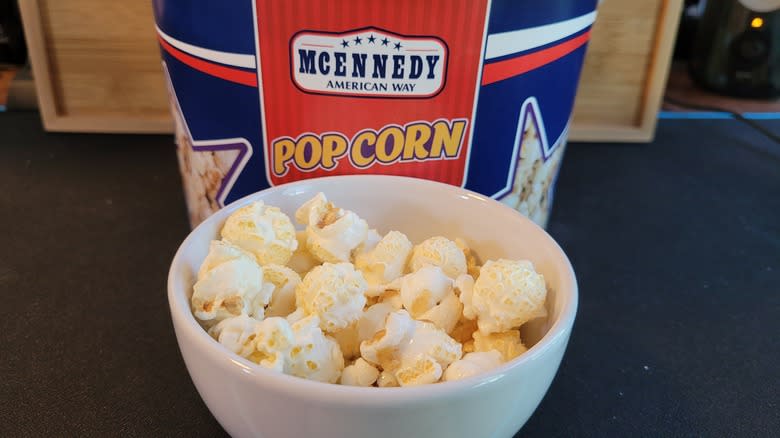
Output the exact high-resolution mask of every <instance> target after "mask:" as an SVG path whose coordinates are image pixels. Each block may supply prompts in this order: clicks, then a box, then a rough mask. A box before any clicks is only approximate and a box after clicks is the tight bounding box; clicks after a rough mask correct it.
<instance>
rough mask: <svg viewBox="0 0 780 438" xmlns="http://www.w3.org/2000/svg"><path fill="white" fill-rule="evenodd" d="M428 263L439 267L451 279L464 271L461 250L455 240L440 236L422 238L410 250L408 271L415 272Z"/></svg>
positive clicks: (464, 259) (464, 260)
mask: <svg viewBox="0 0 780 438" xmlns="http://www.w3.org/2000/svg"><path fill="white" fill-rule="evenodd" d="M428 265H432V266H438V267H440V268H441V269H442V270H443V271H444V273H445V274H447V276H448V277H450V278H452V279H455V278H457V277H458V276H459V275H461V274H465V273H466V257H465V256H464V255H463V251H461V249H460V248H458V245H456V244H455V242H453V241H451V240H449V239H447V238H444V237H440V236H437V237H431V238H430V239H427V240H424V241H423V242H422V243H420V244H419V245H417V246H415V247H414V249H413V250H412V255H411V258H410V259H409V270H410V271H412V272H415V271H417V270H418V269H420V268H422V267H423V266H428Z"/></svg>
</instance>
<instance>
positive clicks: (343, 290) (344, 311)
mask: <svg viewBox="0 0 780 438" xmlns="http://www.w3.org/2000/svg"><path fill="white" fill-rule="evenodd" d="M366 287H367V285H366V280H364V279H363V275H361V274H360V272H359V271H356V270H355V268H354V267H353V266H352V265H351V264H349V263H338V264H332V263H324V264H323V265H321V266H317V267H316V268H314V269H312V270H311V271H310V272H309V273H308V274H306V277H304V278H303V281H302V282H301V284H299V285H298V287H297V288H296V290H295V297H296V300H295V301H296V305H297V306H298V307H299V308H302V309H303V310H304V312H305V314H306V315H317V316H318V317H319V320H320V325H321V327H322V329H323V330H324V331H326V332H329V333H332V332H335V331H337V330H340V329H343V328H345V327H347V326H349V325H350V324H352V323H353V322H355V321H357V320H358V318H360V314H361V312H362V310H363V306H365V304H366V297H365V296H364V295H363V292H365V290H366Z"/></svg>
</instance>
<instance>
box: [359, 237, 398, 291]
mask: <svg viewBox="0 0 780 438" xmlns="http://www.w3.org/2000/svg"><path fill="white" fill-rule="evenodd" d="M370 243H373V242H370ZM411 252H412V242H410V241H409V239H408V238H407V237H406V235H405V234H403V233H401V232H398V231H390V232H389V233H387V234H385V236H384V237H382V238H381V240H379V241H378V242H376V243H375V244H373V245H371V244H368V245H365V246H364V247H363V248H361V249H360V250H359V251H357V253H356V255H355V267H356V268H357V269H359V270H360V271H361V272H363V276H365V278H366V281H367V282H368V284H369V285H381V284H387V283H390V282H391V281H393V280H395V279H397V278H399V277H400V276H401V275H402V274H403V271H404V268H405V267H406V263H407V260H408V259H409V255H410V254H411Z"/></svg>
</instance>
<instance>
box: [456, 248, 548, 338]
mask: <svg viewBox="0 0 780 438" xmlns="http://www.w3.org/2000/svg"><path fill="white" fill-rule="evenodd" d="M467 289H469V288H468V286H466V287H465V289H462V290H461V295H460V298H461V302H462V303H463V306H464V310H463V314H464V315H466V317H468V318H472V319H473V318H474V317H476V318H477V325H478V326H479V330H480V331H481V332H482V333H483V334H486V335H487V334H490V333H497V332H503V331H506V330H510V329H512V328H515V327H520V326H521V325H523V324H525V323H526V322H528V321H530V320H532V319H535V318H539V317H543V316H546V315H547V310H546V308H545V307H544V302H545V298H546V296H547V287H546V286H545V283H544V277H543V276H542V275H541V274H539V273H537V272H536V271H535V270H534V266H533V264H532V263H531V262H529V261H527V260H506V259H499V260H497V261H488V262H487V263H485V264H484V265H483V266H482V268H481V269H480V274H479V278H477V280H476V281H475V282H474V285H473V287H472V288H471V290H470V291H469V290H467Z"/></svg>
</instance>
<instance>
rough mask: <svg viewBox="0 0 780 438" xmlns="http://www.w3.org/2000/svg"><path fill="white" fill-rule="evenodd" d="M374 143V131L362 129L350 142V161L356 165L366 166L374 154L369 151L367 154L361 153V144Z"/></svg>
mask: <svg viewBox="0 0 780 438" xmlns="http://www.w3.org/2000/svg"><path fill="white" fill-rule="evenodd" d="M375 143H376V133H374V132H373V131H364V132H361V133H360V134H358V135H357V137H355V141H353V142H352V150H351V151H350V157H351V158H352V163H354V164H355V166H358V167H366V166H368V165H369V164H371V163H372V162H373V161H374V154H372V153H370V152H369V155H368V156H365V155H363V145H365V146H373V145H374V144H375Z"/></svg>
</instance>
